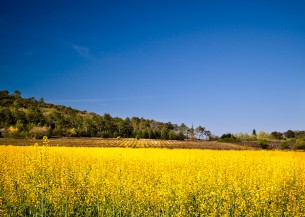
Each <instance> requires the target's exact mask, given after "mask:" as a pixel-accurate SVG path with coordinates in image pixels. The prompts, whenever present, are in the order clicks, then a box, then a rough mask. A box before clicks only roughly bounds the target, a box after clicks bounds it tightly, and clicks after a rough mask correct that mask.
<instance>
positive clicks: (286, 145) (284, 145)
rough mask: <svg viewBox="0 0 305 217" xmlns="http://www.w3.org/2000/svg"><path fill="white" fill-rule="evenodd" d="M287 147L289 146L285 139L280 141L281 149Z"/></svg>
mask: <svg viewBox="0 0 305 217" xmlns="http://www.w3.org/2000/svg"><path fill="white" fill-rule="evenodd" d="M288 148H289V145H288V142H287V141H283V142H281V149H288Z"/></svg>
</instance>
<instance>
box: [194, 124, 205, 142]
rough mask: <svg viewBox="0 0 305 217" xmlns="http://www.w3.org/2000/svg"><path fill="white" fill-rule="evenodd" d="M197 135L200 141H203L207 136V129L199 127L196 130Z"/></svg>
mask: <svg viewBox="0 0 305 217" xmlns="http://www.w3.org/2000/svg"><path fill="white" fill-rule="evenodd" d="M195 133H196V135H197V137H198V139H201V138H202V137H203V136H204V135H205V134H204V133H205V128H204V127H202V126H201V125H199V126H198V127H197V128H196V129H195Z"/></svg>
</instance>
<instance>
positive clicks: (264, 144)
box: [257, 139, 268, 149]
mask: <svg viewBox="0 0 305 217" xmlns="http://www.w3.org/2000/svg"><path fill="white" fill-rule="evenodd" d="M257 144H258V145H259V146H260V147H261V148H262V149H267V148H268V141H267V140H266V139H259V140H258V141H257Z"/></svg>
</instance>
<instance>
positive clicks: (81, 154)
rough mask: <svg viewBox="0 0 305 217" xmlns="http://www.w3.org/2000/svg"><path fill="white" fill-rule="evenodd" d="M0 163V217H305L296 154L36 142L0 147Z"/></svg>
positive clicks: (303, 159)
mask: <svg viewBox="0 0 305 217" xmlns="http://www.w3.org/2000/svg"><path fill="white" fill-rule="evenodd" d="M45 145H47V142H45ZM0 165H1V167H0V216H304V213H305V153H304V152H281V151H253V150H251V151H250V150H245V151H234V150H231V151H216V150H198V149H193V150H191V149H183V150H182V149H173V150H171V149H156V148H149V149H147V148H146V149H144V148H137V149H134V148H124V149H123V148H84V147H73V148H72V147H50V146H37V144H36V145H35V146H0Z"/></svg>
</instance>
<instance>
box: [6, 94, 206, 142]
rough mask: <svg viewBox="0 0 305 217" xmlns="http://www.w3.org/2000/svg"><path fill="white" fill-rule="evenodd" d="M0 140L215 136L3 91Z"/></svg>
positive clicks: (180, 126)
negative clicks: (99, 113)
mask: <svg viewBox="0 0 305 217" xmlns="http://www.w3.org/2000/svg"><path fill="white" fill-rule="evenodd" d="M0 130H1V131H0V137H5V138H42V137H43V136H48V137H49V138H50V137H102V138H118V137H124V138H138V139H140V138H142V139H143V138H144V139H167V140H184V139H191V138H199V139H200V138H203V137H206V138H208V137H209V136H210V135H211V133H210V132H209V131H207V130H206V129H205V128H204V127H201V126H198V127H197V128H196V129H194V128H193V127H191V128H190V127H187V126H186V125H185V124H181V125H177V124H172V123H170V122H168V123H163V122H159V121H155V120H147V119H144V118H138V117H132V118H125V119H122V118H119V117H111V116H110V114H104V115H103V116H101V115H98V114H95V113H91V112H87V111H79V110H76V109H72V108H70V107H65V106H60V105H53V104H50V103H45V102H44V100H43V98H40V99H39V100H36V99H35V98H34V97H32V98H22V97H21V93H20V91H17V90H16V91H15V92H14V93H13V94H9V92H8V91H6V90H2V91H0Z"/></svg>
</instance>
